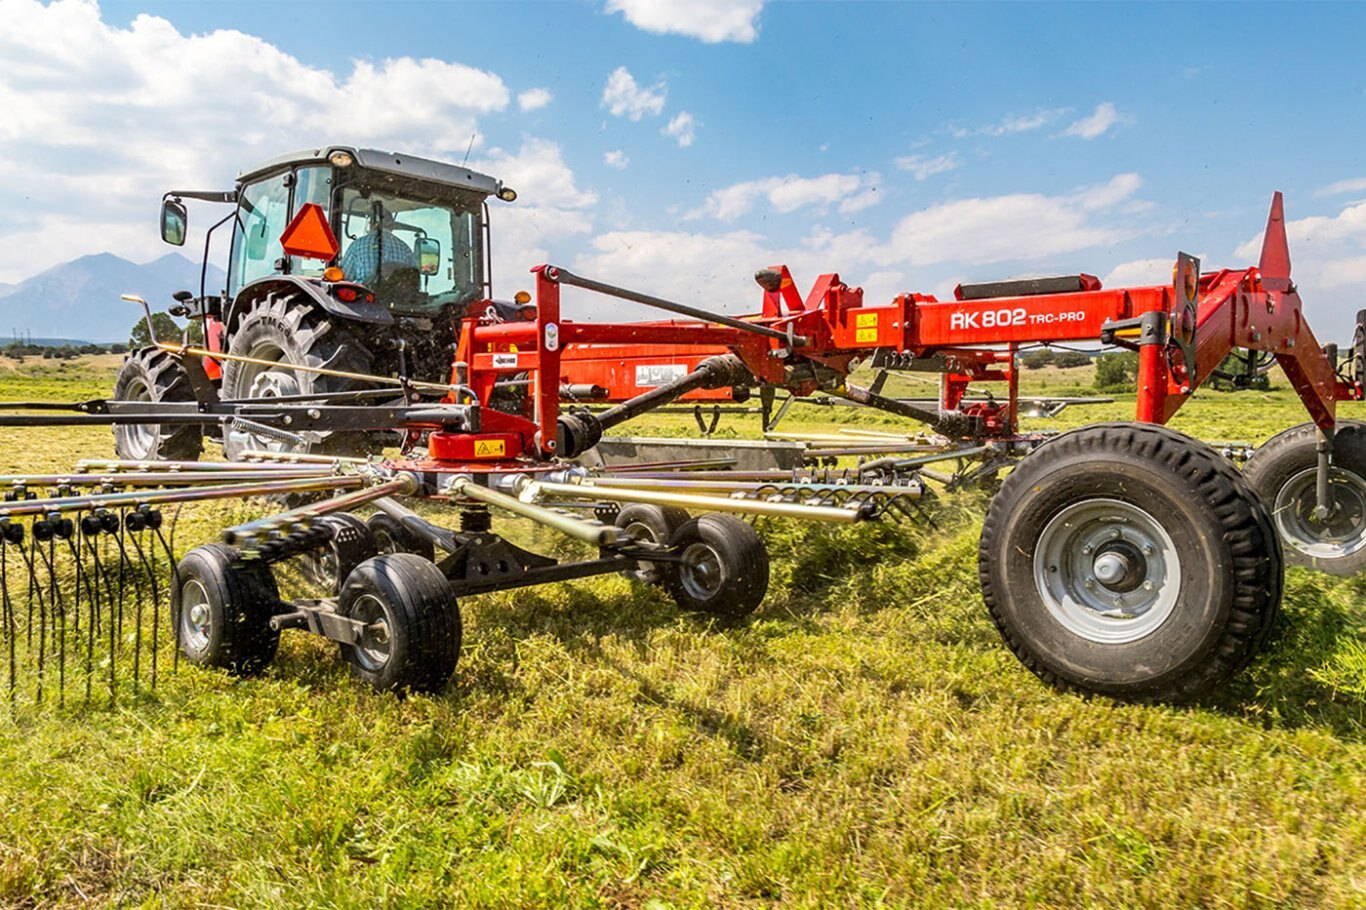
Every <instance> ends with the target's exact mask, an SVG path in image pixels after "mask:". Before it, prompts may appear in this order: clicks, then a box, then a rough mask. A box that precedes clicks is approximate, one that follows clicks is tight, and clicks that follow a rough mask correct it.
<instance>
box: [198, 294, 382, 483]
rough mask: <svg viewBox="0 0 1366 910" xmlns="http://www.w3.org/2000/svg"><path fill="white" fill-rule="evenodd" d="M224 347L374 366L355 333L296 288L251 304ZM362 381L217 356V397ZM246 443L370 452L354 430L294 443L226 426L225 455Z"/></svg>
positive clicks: (277, 357)
mask: <svg viewBox="0 0 1366 910" xmlns="http://www.w3.org/2000/svg"><path fill="white" fill-rule="evenodd" d="M228 353H230V354H237V355H241V356H246V357H253V358H256V359H259V360H272V361H279V362H281V363H292V364H299V365H301V366H311V367H324V368H326V369H329V370H341V371H343V372H348V373H362V374H369V373H371V371H372V367H373V358H372V357H371V354H370V350H369V349H368V347H367V346H366V345H365V344H363V343H362V342H361V341H360V340H359V339H357V337H356V336H355V334H353V333H352V332H351V331H350V330H349V329H347V328H346V327H344V326H343V325H341V324H340V323H338V322H336V321H334V320H333V319H332V317H330V316H328V314H327V313H326V312H325V311H324V310H323V309H322V308H321V307H319V306H317V305H316V304H314V303H311V302H310V301H308V300H307V299H305V298H304V297H303V296H302V295H300V294H297V293H296V294H290V293H271V294H267V295H266V296H265V297H263V298H262V299H260V300H258V301H256V302H255V303H253V304H252V306H251V308H250V309H248V310H247V311H246V312H245V313H244V314H243V315H242V318H241V319H240V320H239V321H238V323H237V325H236V327H235V329H234V330H233V332H232V337H231V338H230V339H229V342H228ZM363 388H367V386H366V384H365V383H364V382H363V381H360V380H355V379H344V378H341V377H337V376H322V375H319V374H316V373H302V372H297V371H294V370H287V369H283V370H277V369H271V368H270V367H263V366H260V365H258V364H250V363H242V362H240V361H236V360H225V361H224V362H223V390H222V397H223V398H224V399H246V398H263V399H269V398H275V397H282V396H285V395H308V394H312V393H315V392H346V391H354V390H356V389H363ZM247 449H270V450H273V451H285V452H314V453H321V454H327V455H355V456H364V455H368V454H371V449H372V446H371V445H370V436H369V434H367V433H364V432H359V431H341V430H338V431H329V432H324V433H321V434H318V438H317V439H316V440H310V441H309V443H308V444H305V445H298V444H296V443H294V442H292V441H290V440H288V439H280V438H273V437H271V436H269V435H267V434H264V433H261V432H259V431H257V432H253V431H251V430H249V429H237V430H235V429H234V428H233V427H232V426H231V425H229V426H227V427H225V429H224V432H223V454H224V456H225V457H226V458H228V459H229V460H230V461H238V460H240V458H241V454H242V452H243V451H245V450H247Z"/></svg>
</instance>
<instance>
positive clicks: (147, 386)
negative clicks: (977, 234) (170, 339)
mask: <svg viewBox="0 0 1366 910" xmlns="http://www.w3.org/2000/svg"><path fill="white" fill-rule="evenodd" d="M114 399H115V400H116V401H147V402H161V401H177V402H183V401H194V391H193V390H192V389H191V388H190V378H189V377H188V376H186V375H185V368H184V367H183V366H181V364H180V361H179V360H177V359H176V358H174V357H172V356H171V355H170V354H168V353H166V352H165V351H162V350H159V349H157V348H139V349H137V350H136V351H132V352H131V353H129V355H128V356H127V357H126V358H125V359H124V361H123V366H121V367H119V374H118V377H117V378H116V379H115V380H114ZM114 451H115V452H117V453H118V456H119V457H120V458H126V459H129V460H131V461H198V460H199V453H200V452H202V451H204V437H203V435H202V434H201V432H200V429H199V427H197V426H194V425H190V426H174V425H171V426H161V425H160V424H136V423H135V424H128V425H125V426H115V427H114Z"/></svg>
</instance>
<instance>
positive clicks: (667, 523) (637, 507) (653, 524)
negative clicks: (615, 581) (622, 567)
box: [616, 502, 688, 585]
mask: <svg viewBox="0 0 1366 910" xmlns="http://www.w3.org/2000/svg"><path fill="white" fill-rule="evenodd" d="M687 521H688V513H687V512H685V511H683V510H682V509H680V508H678V507H677V506H656V505H649V504H647V503H643V502H633V503H630V504H629V505H625V506H622V508H621V511H620V512H618V513H617V520H616V526H617V527H618V528H621V529H623V530H625V531H629V532H630V534H631V536H632V537H634V538H635V539H636V540H640V541H646V542H649V543H657V544H659V545H660V546H668V545H669V541H670V540H672V539H673V536H674V534H676V533H677V532H678V529H679V528H681V527H683V525H684V524H686V523H687ZM673 572H674V564H673V563H669V562H646V561H643V560H642V561H641V562H638V563H636V567H635V568H634V569H630V570H628V571H625V572H623V573H621V574H623V575H625V576H626V577H627V578H632V579H635V580H636V581H641V582H644V583H645V584H647V585H660V584H663V583H664V582H665V580H666V579H667V578H668V577H669V576H670V575H672V574H673Z"/></svg>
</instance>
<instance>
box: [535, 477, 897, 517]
mask: <svg viewBox="0 0 1366 910" xmlns="http://www.w3.org/2000/svg"><path fill="white" fill-rule="evenodd" d="M542 495H545V496H550V497H552V498H559V499H605V500H607V501H609V502H643V503H651V504H654V505H660V506H685V507H687V506H691V507H694V508H697V509H710V510H713V511H716V512H738V513H740V514H744V515H767V516H771V517H775V518H801V519H809V520H812V521H831V522H837V523H840V524H849V523H851V522H855V521H859V520H860V519H864V518H868V517H871V516H870V515H869V514H867V512H866V511H865V510H864V509H863V508H862V507H861V506H860V507H859V508H853V509H847V508H843V507H838V506H811V505H802V504H798V503H788V502H770V501H767V500H755V499H733V498H730V497H726V496H705V495H696V494H686V493H677V492H668V491H662V490H646V489H624V488H621V487H615V486H598V485H596V484H594V483H592V482H589V481H583V482H580V483H553V482H551V481H544V480H528V481H527V482H526V483H525V484H524V485H523V486H522V489H521V491H520V492H519V496H521V497H522V498H523V499H524V500H527V499H537V498H539V497H540V496H542Z"/></svg>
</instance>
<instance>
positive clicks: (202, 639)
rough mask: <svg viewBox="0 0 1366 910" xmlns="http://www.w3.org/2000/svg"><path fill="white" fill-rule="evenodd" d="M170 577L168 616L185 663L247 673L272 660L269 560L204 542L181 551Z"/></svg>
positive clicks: (275, 641) (275, 597) (275, 642)
mask: <svg viewBox="0 0 1366 910" xmlns="http://www.w3.org/2000/svg"><path fill="white" fill-rule="evenodd" d="M175 579H176V581H175V584H174V585H173V586H172V588H171V622H172V627H173V628H174V629H175V636H176V642H177V644H178V645H179V647H180V652H181V653H182V654H184V655H185V658H186V659H187V660H188V661H190V663H194V664H200V665H202V666H206V667H219V668H221V669H224V670H227V671H228V672H229V673H233V674H235V675H237V676H251V675H254V674H256V673H259V672H261V671H262V670H264V669H265V668H266V666H268V665H269V664H270V662H271V661H272V660H274V658H275V651H276V649H277V648H278V647H279V646H280V633H279V632H277V631H274V630H272V629H271V628H270V617H271V616H272V615H273V614H274V612H275V610H276V608H277V606H278V605H279V603H280V592H279V591H278V590H277V589H276V587H275V576H273V575H272V574H271V571H270V567H269V566H267V565H265V564H264V563H260V562H256V563H250V562H243V561H241V560H240V559H239V558H238V554H237V551H236V550H234V549H233V548H232V547H229V546H227V545H226V544H221V543H209V544H204V545H203V546H200V547H195V548H194V549H193V550H191V551H190V552H188V553H186V554H185V556H184V558H182V559H181V560H180V562H179V564H178V565H177V566H176V571H175Z"/></svg>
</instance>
